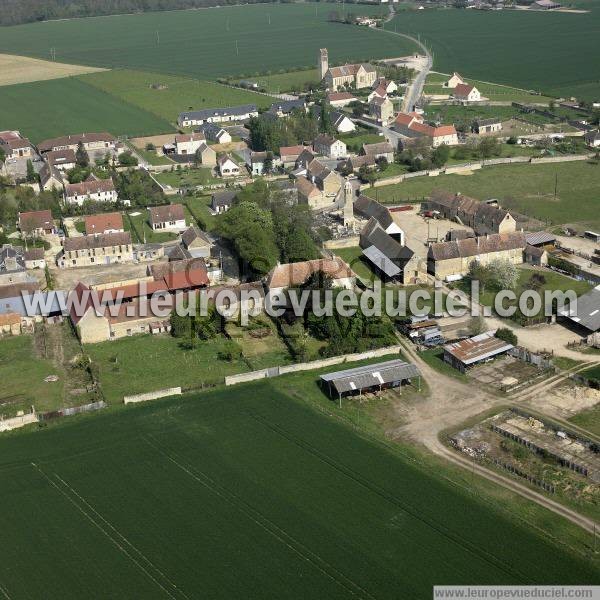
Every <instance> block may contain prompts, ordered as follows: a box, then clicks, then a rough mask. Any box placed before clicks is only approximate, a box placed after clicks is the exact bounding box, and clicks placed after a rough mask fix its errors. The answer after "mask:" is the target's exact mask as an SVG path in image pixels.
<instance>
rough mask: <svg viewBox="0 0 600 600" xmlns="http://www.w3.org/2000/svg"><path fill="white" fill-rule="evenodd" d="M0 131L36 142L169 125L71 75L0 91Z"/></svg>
mask: <svg viewBox="0 0 600 600" xmlns="http://www.w3.org/2000/svg"><path fill="white" fill-rule="evenodd" d="M0 37H1V36H0ZM3 129H18V130H20V131H21V133H23V134H24V135H26V136H27V137H28V138H29V139H30V140H31V141H32V142H33V143H37V142H40V141H41V140H44V139H47V138H51V137H56V136H60V135H68V134H75V133H81V132H82V131H109V132H110V133H112V134H113V135H117V136H118V135H127V136H142V135H148V134H152V133H166V132H168V131H172V130H173V127H172V125H170V124H169V122H168V121H167V120H166V119H163V118H161V117H160V116H158V115H156V114H152V113H151V112H148V111H147V110H144V109H143V108H140V107H139V106H134V105H133V104H130V103H129V102H125V101H123V100H121V99H120V98H117V97H116V96H114V95H112V94H109V93H107V92H105V91H102V90H100V89H98V88H97V87H94V86H92V85H88V84H87V83H85V82H84V81H83V80H81V79H78V78H73V77H70V78H63V79H52V80H48V81H39V82H35V83H23V84H20V85H9V86H2V87H0V130H3Z"/></svg>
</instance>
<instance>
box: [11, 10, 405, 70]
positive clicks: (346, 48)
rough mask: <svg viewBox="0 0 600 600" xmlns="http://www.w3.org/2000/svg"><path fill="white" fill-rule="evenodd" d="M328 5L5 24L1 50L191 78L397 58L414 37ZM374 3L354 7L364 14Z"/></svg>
mask: <svg viewBox="0 0 600 600" xmlns="http://www.w3.org/2000/svg"><path fill="white" fill-rule="evenodd" d="M332 10H338V11H339V10H340V7H339V5H332V4H326V3H324V4H313V3H310V4H269V5H247V6H232V7H220V8H213V9H204V10H189V11H173V12H162V13H143V14H134V15H118V16H111V17H96V18H93V19H73V20H65V21H51V22H44V23H35V24H27V25H17V26H14V27H5V28H3V29H2V36H0V52H3V51H4V52H10V53H12V54H23V55H25V56H33V57H36V58H48V53H49V49H50V48H54V49H55V52H56V60H58V61H60V62H69V63H74V64H82V65H91V66H98V67H109V68H116V67H121V68H123V67H127V68H131V69H141V70H146V71H151V72H157V71H158V72H165V73H174V74H181V75H189V76H192V77H197V78H200V79H202V78H215V77H219V76H225V75H231V76H239V77H244V76H251V75H253V74H255V73H258V72H265V71H271V72H277V71H278V70H279V69H293V68H294V67H305V66H310V67H313V65H316V62H317V56H318V51H319V48H322V47H323V46H324V45H325V44H326V46H327V48H328V49H329V55H330V60H331V61H332V62H343V61H347V60H363V59H369V58H386V57H390V56H403V55H406V54H408V53H410V52H411V51H412V50H413V48H414V45H413V43H412V42H410V41H408V40H405V39H403V38H400V37H398V36H391V35H381V33H380V32H377V31H373V30H371V29H369V28H367V27H361V28H359V27H351V26H348V25H342V24H339V23H330V22H328V20H327V19H328V15H329V13H330V12H331V11H332ZM377 10H378V9H377V8H375V9H374V8H373V7H360V6H356V7H352V12H353V13H358V14H360V13H363V14H365V13H366V14H370V13H372V12H375V11H377Z"/></svg>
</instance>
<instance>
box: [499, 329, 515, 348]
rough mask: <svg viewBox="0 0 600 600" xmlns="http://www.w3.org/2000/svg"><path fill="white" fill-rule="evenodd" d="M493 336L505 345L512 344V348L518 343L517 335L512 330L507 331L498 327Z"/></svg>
mask: <svg viewBox="0 0 600 600" xmlns="http://www.w3.org/2000/svg"><path fill="white" fill-rule="evenodd" d="M494 335H495V337H497V338H498V339H499V340H503V341H505V342H506V343H507V344H512V345H513V346H516V345H517V344H518V342H519V339H518V338H517V334H516V333H515V332H514V331H513V330H512V329H509V328H508V327H500V328H499V329H498V330H497V331H496V333H495V334H494Z"/></svg>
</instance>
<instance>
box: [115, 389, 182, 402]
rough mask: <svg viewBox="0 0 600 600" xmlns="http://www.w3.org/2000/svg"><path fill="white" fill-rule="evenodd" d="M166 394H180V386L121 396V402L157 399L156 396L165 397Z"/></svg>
mask: <svg viewBox="0 0 600 600" xmlns="http://www.w3.org/2000/svg"><path fill="white" fill-rule="evenodd" d="M167 396H181V387H172V388H166V389H164V390H156V391H154V392H146V393H144V394H133V395H131V396H123V403H124V404H132V403H134V402H146V401H147V400H157V399H158V398H166V397H167Z"/></svg>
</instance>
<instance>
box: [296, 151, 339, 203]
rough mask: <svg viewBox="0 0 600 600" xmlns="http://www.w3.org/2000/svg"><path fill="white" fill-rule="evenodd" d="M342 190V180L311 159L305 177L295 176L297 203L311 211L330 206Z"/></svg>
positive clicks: (336, 174) (327, 168)
mask: <svg viewBox="0 0 600 600" xmlns="http://www.w3.org/2000/svg"><path fill="white" fill-rule="evenodd" d="M341 188H342V178H341V177H340V175H339V174H338V173H336V172H334V171H332V170H331V169H330V168H329V167H327V166H325V165H324V164H323V163H321V162H319V161H318V160H317V159H313V160H312V161H311V162H310V163H309V164H308V166H307V167H306V174H305V175H297V177H296V189H297V191H298V202H299V203H301V204H308V205H309V206H310V208H311V209H321V208H326V207H328V206H332V204H333V203H335V202H336V201H337V199H338V196H339V193H340V190H341Z"/></svg>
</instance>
